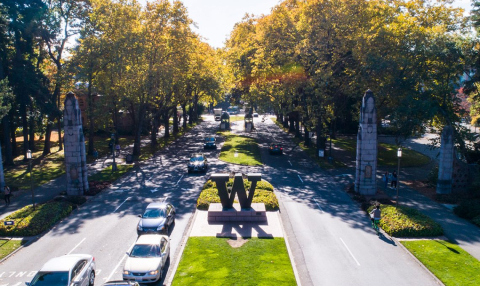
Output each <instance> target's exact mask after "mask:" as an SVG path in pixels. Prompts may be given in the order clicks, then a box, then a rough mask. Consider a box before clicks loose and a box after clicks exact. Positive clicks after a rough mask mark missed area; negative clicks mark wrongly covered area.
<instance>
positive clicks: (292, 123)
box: [288, 113, 295, 133]
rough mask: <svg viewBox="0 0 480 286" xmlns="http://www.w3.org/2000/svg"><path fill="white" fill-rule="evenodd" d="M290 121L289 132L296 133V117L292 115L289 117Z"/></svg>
mask: <svg viewBox="0 0 480 286" xmlns="http://www.w3.org/2000/svg"><path fill="white" fill-rule="evenodd" d="M288 121H289V126H288V132H291V133H293V132H295V116H293V114H292V113H290V115H289V116H288Z"/></svg>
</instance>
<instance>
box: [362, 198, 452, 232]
mask: <svg viewBox="0 0 480 286" xmlns="http://www.w3.org/2000/svg"><path fill="white" fill-rule="evenodd" d="M372 209H373V206H371V207H369V208H368V212H370V211H371V210H372ZM380 209H381V211H382V219H381V221H380V227H381V228H382V229H383V230H384V231H385V232H386V233H388V234H389V235H391V236H395V237H428V236H439V235H442V234H443V229H442V227H441V226H440V225H439V224H438V223H436V222H435V221H433V220H432V219H431V218H429V217H428V216H426V215H424V214H422V213H420V212H419V211H417V210H416V209H413V208H409V207H404V206H399V207H398V208H396V207H394V206H390V205H380Z"/></svg>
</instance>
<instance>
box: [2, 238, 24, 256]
mask: <svg viewBox="0 0 480 286" xmlns="http://www.w3.org/2000/svg"><path fill="white" fill-rule="evenodd" d="M25 243H26V241H23V240H8V239H5V240H4V239H1V240H0V259H3V258H5V257H6V256H7V255H9V254H10V253H12V252H14V251H15V250H16V249H17V248H19V247H20V246H22V245H23V244H25Z"/></svg>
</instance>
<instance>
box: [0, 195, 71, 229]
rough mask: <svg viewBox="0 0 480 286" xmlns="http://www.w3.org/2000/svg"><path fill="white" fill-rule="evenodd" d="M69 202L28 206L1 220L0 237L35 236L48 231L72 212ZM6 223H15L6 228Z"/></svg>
mask: <svg viewBox="0 0 480 286" xmlns="http://www.w3.org/2000/svg"><path fill="white" fill-rule="evenodd" d="M72 209H73V207H72V204H71V203H69V202H47V203H44V204H39V205H36V206H35V210H34V209H33V207H32V206H31V205H30V206H26V207H24V208H21V209H19V210H18V211H16V212H14V213H13V214H11V215H9V216H7V217H6V218H4V219H3V220H0V236H34V235H39V234H41V233H42V232H44V231H46V230H47V229H49V228H50V227H52V226H53V225H55V224H56V223H57V222H58V221H60V220H61V219H63V218H64V217H66V216H68V215H69V214H70V212H71V211H72ZM5 221H14V225H12V226H10V225H8V226H6V225H5V224H4V222H5Z"/></svg>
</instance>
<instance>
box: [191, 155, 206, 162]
mask: <svg viewBox="0 0 480 286" xmlns="http://www.w3.org/2000/svg"><path fill="white" fill-rule="evenodd" d="M201 161H203V157H202V156H198V157H192V158H190V162H201Z"/></svg>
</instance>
